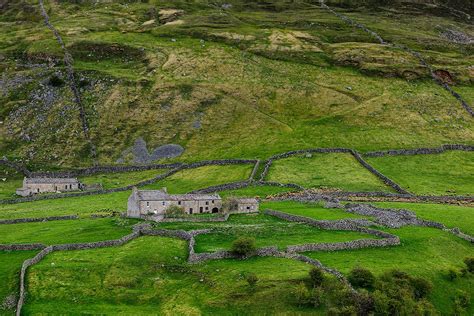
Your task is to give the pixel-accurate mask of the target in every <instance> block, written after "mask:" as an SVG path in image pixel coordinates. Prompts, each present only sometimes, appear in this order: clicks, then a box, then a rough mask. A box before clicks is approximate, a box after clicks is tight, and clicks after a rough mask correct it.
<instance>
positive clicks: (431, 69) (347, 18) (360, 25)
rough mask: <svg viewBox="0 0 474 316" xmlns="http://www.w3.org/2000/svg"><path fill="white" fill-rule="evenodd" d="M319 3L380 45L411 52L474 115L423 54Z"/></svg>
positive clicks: (440, 84)
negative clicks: (389, 40)
mask: <svg viewBox="0 0 474 316" xmlns="http://www.w3.org/2000/svg"><path fill="white" fill-rule="evenodd" d="M319 3H320V5H321V8H323V9H326V10H328V11H329V12H331V13H332V14H334V15H335V16H337V17H338V18H340V19H341V20H342V21H344V22H345V23H347V24H349V25H352V26H355V27H357V28H358V29H360V30H362V31H364V32H366V33H368V34H369V35H370V36H372V37H373V38H375V39H376V40H377V41H378V42H379V43H380V44H381V45H386V46H391V47H395V48H398V49H401V50H404V51H406V52H408V53H409V54H411V55H412V56H414V57H415V58H416V59H418V61H419V62H420V64H421V65H422V66H423V67H425V68H427V69H428V70H429V72H430V75H431V78H432V79H433V80H434V81H435V82H436V83H437V84H438V85H439V86H441V87H443V88H444V89H445V90H446V91H448V92H449V93H450V94H451V95H452V96H453V97H454V98H456V100H458V101H459V102H460V103H461V105H462V106H463V108H464V109H465V110H466V111H467V112H468V113H469V115H470V116H471V117H474V110H473V109H472V108H471V106H470V105H469V104H468V103H467V102H466V101H465V100H464V99H463V97H462V96H461V95H460V94H459V93H457V92H456V91H454V90H453V89H452V88H451V86H450V85H449V84H447V83H445V82H443V81H442V80H441V79H440V78H439V77H438V76H437V75H436V73H435V69H434V68H433V66H431V65H430V64H429V63H428V62H427V61H426V59H425V58H424V57H423V55H421V54H420V53H419V52H417V51H414V50H413V49H411V48H409V47H407V46H405V45H400V44H396V43H389V42H387V41H385V40H384V39H383V38H382V37H381V36H380V35H379V34H377V33H376V32H374V31H372V30H370V29H369V28H367V27H366V26H365V25H363V24H361V23H359V22H356V21H354V20H353V19H351V18H349V17H348V16H346V15H344V14H341V13H339V12H336V11H335V10H334V9H332V8H330V7H329V6H328V5H327V4H326V3H325V1H324V0H319Z"/></svg>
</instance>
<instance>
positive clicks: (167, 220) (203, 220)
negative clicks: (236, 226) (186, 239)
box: [160, 213, 230, 223]
mask: <svg viewBox="0 0 474 316" xmlns="http://www.w3.org/2000/svg"><path fill="white" fill-rule="evenodd" d="M229 215H230V214H229V213H225V214H223V215H222V216H215V217H204V218H199V217H193V216H189V217H177V218H171V217H165V218H163V219H162V220H160V223H176V222H179V223H180V222H190V223H206V222H226V221H227V220H228V219H229Z"/></svg>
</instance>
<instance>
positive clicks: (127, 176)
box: [79, 169, 167, 189]
mask: <svg viewBox="0 0 474 316" xmlns="http://www.w3.org/2000/svg"><path fill="white" fill-rule="evenodd" d="M166 171H167V170H166V169H155V170H144V171H133V172H117V173H105V174H97V175H93V176H88V177H80V178H79V181H81V182H82V183H84V184H101V185H102V187H103V188H104V189H111V188H119V187H125V186H127V185H131V184H135V183H138V182H141V181H144V180H148V179H153V178H154V177H156V176H158V175H159V174H162V173H165V172H166Z"/></svg>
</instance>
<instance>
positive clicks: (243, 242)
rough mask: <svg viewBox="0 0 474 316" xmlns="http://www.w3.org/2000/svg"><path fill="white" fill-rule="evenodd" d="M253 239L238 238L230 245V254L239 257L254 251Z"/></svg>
mask: <svg viewBox="0 0 474 316" xmlns="http://www.w3.org/2000/svg"><path fill="white" fill-rule="evenodd" d="M256 248H257V247H256V246H255V238H252V237H239V238H237V239H236V240H234V242H233V243H232V252H233V253H235V254H236V255H239V256H247V255H249V254H251V253H253V252H254V251H255V249H256Z"/></svg>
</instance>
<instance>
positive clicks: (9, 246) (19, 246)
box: [0, 243, 46, 251]
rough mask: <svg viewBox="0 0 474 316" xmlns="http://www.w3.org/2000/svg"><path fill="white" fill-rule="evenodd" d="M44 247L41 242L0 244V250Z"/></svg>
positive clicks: (38, 248)
mask: <svg viewBox="0 0 474 316" xmlns="http://www.w3.org/2000/svg"><path fill="white" fill-rule="evenodd" d="M44 248H46V245H43V244H39V243H38V244H0V251H20V250H41V249H44Z"/></svg>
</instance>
